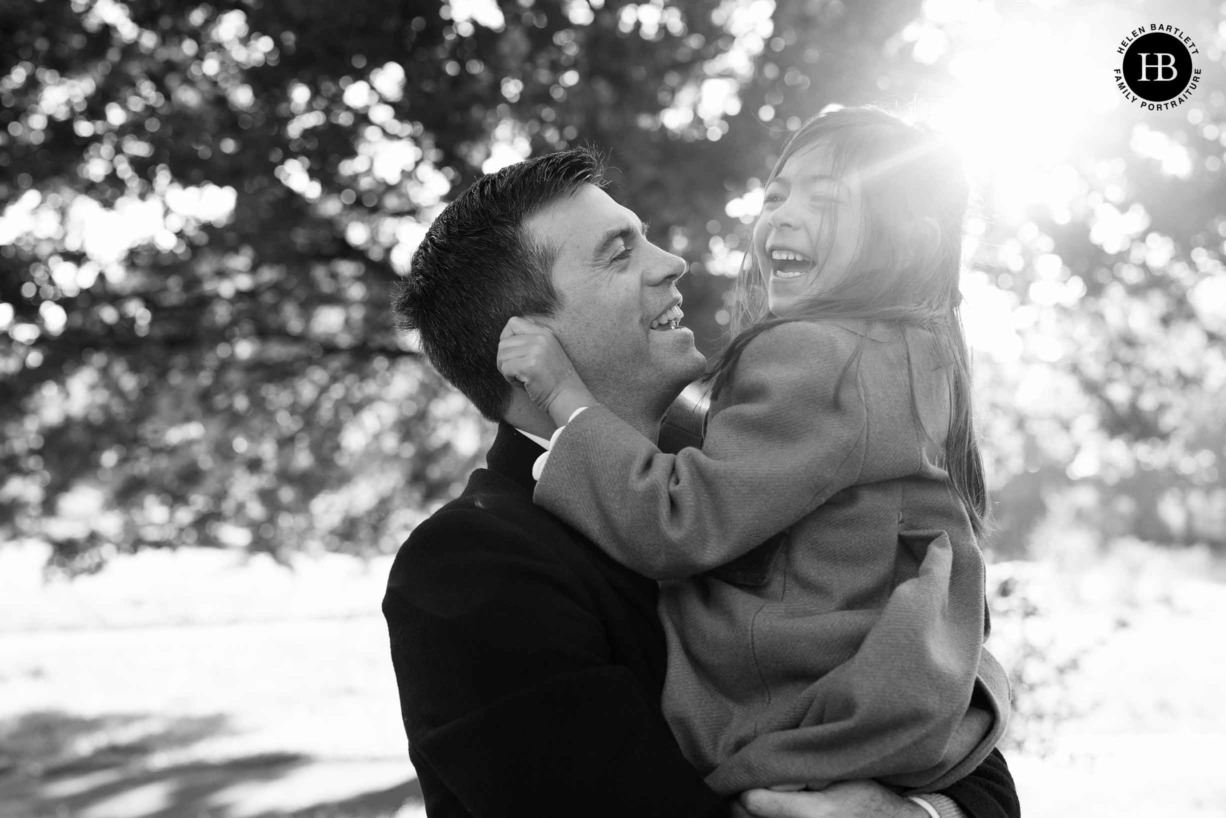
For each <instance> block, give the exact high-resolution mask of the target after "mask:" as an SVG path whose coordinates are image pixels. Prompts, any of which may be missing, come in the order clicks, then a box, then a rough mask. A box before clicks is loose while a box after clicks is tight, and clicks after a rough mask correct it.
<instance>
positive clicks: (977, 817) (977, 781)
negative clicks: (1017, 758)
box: [940, 749, 1022, 818]
mask: <svg viewBox="0 0 1226 818" xmlns="http://www.w3.org/2000/svg"><path fill="white" fill-rule="evenodd" d="M940 792H941V795H944V796H946V797H948V798H951V799H953V801H954V802H955V803H957V805H958V806H959V807H961V808H962V811H963V812H965V813H966V814H967V815H968V816H970V818H1021V814H1022V808H1021V804H1020V802H1019V801H1018V797H1017V787H1016V785H1015V784H1014V783H1013V774H1012V773H1010V772H1009V765H1008V764H1006V763H1005V757H1004V756H1003V755H1002V754H1001V752H1000V750H999V749H996V750H993V751H992V752H991V754H990V755H989V756H988V757H987V758H986V759H984V761H983V763H982V764H980V765H979V766H978V767H976V768H975V769H974V770H973V771H972V772H971V773H970V774H969V775H967V776H966V777H965V778H963V779H961V780H960V781H957V782H955V783H953V784H952V785H950V786H949V787H946V788H945V789H943V790H941V791H940Z"/></svg>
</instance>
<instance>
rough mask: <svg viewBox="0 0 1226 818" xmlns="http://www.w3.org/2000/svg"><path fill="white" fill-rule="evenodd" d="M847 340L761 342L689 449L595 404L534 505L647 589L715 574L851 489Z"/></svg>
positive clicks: (816, 328)
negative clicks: (663, 446)
mask: <svg viewBox="0 0 1226 818" xmlns="http://www.w3.org/2000/svg"><path fill="white" fill-rule="evenodd" d="M857 338H858V336H855V335H853V334H851V333H849V332H847V331H846V330H843V329H840V328H837V327H832V326H828V325H822V324H818V323H812V322H795V323H790V324H784V325H781V326H778V327H774V328H772V329H770V330H767V331H766V332H763V333H762V334H761V335H759V336H758V337H757V338H755V339H754V340H753V341H751V342H750V343H749V344H748V345H747V346H746V348H745V350H744V352H743V354H742V357H741V360H740V362H739V364H738V365H737V368H736V370H735V375H734V377H733V378H732V380H731V382H730V383H729V385H728V386H727V387H726V396H723V395H721V396H720V398H719V400H718V401H717V404H716V405H715V406H713V408H712V415H711V418H710V420H709V422H708V426H707V433H706V439H705V441H704V443H703V446H702V448H701V449H696V448H687V449H682V450H681V451H680V452H678V453H677V454H666V453H664V452H661V451H660V450H659V449H658V448H657V447H656V446H655V444H654V443H652V442H651V441H649V440H648V439H647V438H645V437H643V435H641V434H640V433H638V432H637V431H635V430H634V429H633V428H632V427H631V426H629V425H628V424H626V423H625V422H624V421H622V420H620V419H619V418H617V417H616V416H615V415H613V413H611V412H609V411H608V410H607V409H604V408H603V407H599V406H596V407H592V408H591V409H589V410H587V411H585V412H583V413H582V414H580V415H579V416H578V417H577V418H575V419H574V420H573V421H572V422H571V423H570V424H568V425H567V426H566V427H565V428H564V429H563V430H562V433H561V434H560V435H559V436H558V438H557V440H556V442H555V443H554V446H553V449H552V450H551V451H550V453H549V458H548V461H547V463H546V465H545V469H544V472H543V474H542V475H541V479H540V482H538V483H537V486H536V492H535V494H534V495H533V499H534V500H535V501H536V503H538V504H539V505H541V506H543V507H544V508H546V509H548V510H549V511H551V512H552V513H554V514H556V515H557V516H559V517H561V518H562V519H564V520H566V521H567V522H569V523H570V524H571V525H573V526H575V527H576V528H578V529H579V530H580V531H582V532H583V533H584V534H585V535H587V536H588V538H589V539H591V540H593V541H595V542H596V543H597V544H599V545H600V546H601V547H602V548H603V549H605V550H606V551H607V552H608V553H609V554H610V555H611V556H612V557H613V558H614V559H616V560H618V561H619V562H621V563H622V564H624V565H626V566H628V567H629V568H631V569H633V570H635V571H637V572H639V573H641V574H643V575H645V576H649V577H652V578H654V579H661V580H663V579H679V578H684V577H687V576H692V575H694V574H698V573H701V572H703V571H706V570H709V569H711V568H714V567H716V566H718V565H722V564H724V563H726V562H729V561H731V560H733V559H735V558H736V557H739V556H740V555H742V554H744V553H746V552H748V551H750V550H751V549H753V548H754V547H755V546H757V545H759V544H760V543H762V542H763V541H765V540H767V539H769V538H770V537H771V536H773V535H774V534H776V533H778V532H779V531H782V530H783V529H785V528H787V527H788V526H790V525H792V524H793V523H794V522H796V521H797V520H799V519H800V518H802V517H804V516H805V515H806V514H808V513H809V512H811V511H812V510H813V509H814V508H816V507H817V506H818V505H820V504H821V503H822V502H824V501H825V500H826V499H828V498H829V497H830V496H831V495H832V494H834V493H835V492H836V491H838V490H840V489H842V488H845V487H847V486H849V485H852V484H853V483H854V482H855V481H856V479H857V477H858V476H859V473H860V468H861V466H862V461H863V457H864V443H865V417H866V413H865V407H864V402H863V398H862V395H861V393H860V390H859V388H858V384H857V377H856V370H855V367H851V368H849V366H848V364H849V361H851V359H852V355H853V353H854V351H855V349H856V344H857Z"/></svg>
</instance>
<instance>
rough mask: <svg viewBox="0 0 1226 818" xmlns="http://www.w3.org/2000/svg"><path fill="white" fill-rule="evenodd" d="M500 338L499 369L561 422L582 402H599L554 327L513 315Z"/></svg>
mask: <svg viewBox="0 0 1226 818" xmlns="http://www.w3.org/2000/svg"><path fill="white" fill-rule="evenodd" d="M500 338H501V340H500V341H499V342H498V371H499V372H501V373H502V376H503V377H504V378H506V379H507V380H508V381H510V382H511V383H513V384H518V385H520V386H522V387H523V388H524V390H525V391H526V392H527V393H528V397H529V398H531V399H532V402H533V403H535V404H536V405H537V406H538V407H539V408H540V409H542V410H544V411H545V412H548V413H549V416H550V417H551V418H553V422H554V424H555V425H557V426H562V425H564V424H565V423H566V421H568V420H569V419H570V416H571V414H573V413H574V411H575V410H576V409H578V408H580V407H582V406H591V405H592V404H594V403H596V399H595V398H594V397H592V393H591V392H589V391H588V388H587V385H586V384H584V383H583V379H582V378H580V377H579V373H577V372H575V367H574V365H573V364H571V361H570V358H569V357H567V355H566V351H565V350H563V349H562V345H561V344H560V343H558V339H557V338H556V337H554V334H553V331H552V330H550V329H549V328H548V327H544V326H541V325H540V324H537V323H535V322H533V321H529V320H528V319H526V318H518V317H516V318H512V319H511V320H510V321H507V325H506V326H505V327H504V328H503V330H502V335H501V336H500Z"/></svg>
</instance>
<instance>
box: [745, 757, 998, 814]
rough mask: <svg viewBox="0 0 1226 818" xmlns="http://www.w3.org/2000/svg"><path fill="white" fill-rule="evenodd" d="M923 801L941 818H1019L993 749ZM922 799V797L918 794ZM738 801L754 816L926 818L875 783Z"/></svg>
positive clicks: (757, 794) (758, 793)
mask: <svg viewBox="0 0 1226 818" xmlns="http://www.w3.org/2000/svg"><path fill="white" fill-rule="evenodd" d="M935 795H936V797H929V798H928V799H927V800H928V801H929V803H930V804H932V805H934V806H935V809H936V811H937V813H938V814H939V815H940V816H941V818H1021V814H1022V812H1021V805H1020V804H1019V802H1018V798H1017V789H1016V788H1015V786H1014V784H1013V776H1012V775H1011V774H1010V772H1009V765H1008V764H1006V763H1005V757H1004V756H1003V755H1001V753H1000V750H993V751H992V753H991V755H989V756H988V757H987V759H985V760H984V762H983V763H982V764H980V765H979V766H978V767H976V768H975V769H974V770H973V771H972V772H971V774H970V775H968V776H966V777H965V778H963V779H961V780H960V781H957V782H955V783H954V784H952V785H950V786H949V787H947V788H946V789H944V790H941V791H940V792H939V793H936V794H935ZM920 797H923V796H920ZM742 803H743V805H744V806H745V808H746V809H747V810H748V811H749V813H750V814H751V815H754V816H757V818H928V816H929V815H930V813H929V812H928V811H927V810H925V809H924V808H923V807H921V806H919V805H918V804H916V803H914V802H913V801H911V800H909V799H907V798H903V797H902V796H900V795H897V794H895V793H894V792H892V791H891V790H889V789H887V788H886V787H883V786H882V785H880V784H878V783H877V782H875V781H848V782H843V783H839V784H834V785H832V786H830V787H827V788H826V789H824V790H821V791H820V792H775V791H773V790H751V791H750V792H747V793H745V794H744V795H743V796H742Z"/></svg>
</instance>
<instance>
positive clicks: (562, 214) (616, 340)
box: [525, 185, 705, 422]
mask: <svg viewBox="0 0 1226 818" xmlns="http://www.w3.org/2000/svg"><path fill="white" fill-rule="evenodd" d="M525 227H526V229H527V230H528V231H529V232H530V234H531V235H533V236H534V237H535V238H536V239H537V240H538V241H540V242H542V243H543V244H545V245H546V246H551V247H554V248H557V251H558V252H557V258H556V260H555V262H554V266H553V282H554V286H555V287H557V290H558V293H559V295H560V296H561V297H562V306H561V308H560V309H559V310H558V312H557V313H556V314H555V315H553V316H550V317H549V318H547V319H544V320H543V323H545V324H546V325H548V326H549V327H550V328H551V329H552V330H553V331H554V334H555V335H557V337H558V340H559V341H560V342H561V344H562V347H563V348H564V349H565V350H566V353H567V354H568V355H569V356H570V359H571V361H572V362H574V365H575V370H576V371H577V372H578V373H579V375H580V377H582V378H583V380H584V382H585V383H586V384H587V386H588V389H590V390H591V391H592V394H593V395H595V396H596V398H597V399H598V400H599V401H600V402H601V403H603V404H605V405H606V406H608V407H609V408H610V409H611V410H613V411H614V412H615V413H617V414H619V415H620V416H622V417H623V418H625V419H627V420H630V421H632V422H633V420H635V419H639V418H643V419H646V418H644V415H645V413H648V412H650V413H653V414H655V416H656V417H655V419H656V420H658V418H659V414H661V413H663V411H664V409H665V408H667V406H668V404H669V403H671V402H672V400H673V399H674V398H675V397H676V396H677V394H678V393H679V392H680V391H681V389H682V388H683V387H684V386H685V385H686V384H687V383H689V382H690V381H692V380H694V379H695V378H697V377H699V376H700V375H702V373H703V371H704V367H705V359H704V358H703V356H702V353H700V352H699V351H698V350H697V349H696V348H695V346H694V334H693V333H692V332H690V330H689V329H686V328H684V327H680V326H678V325H677V320H679V318H680V315H681V313H680V310H679V309H678V307H679V305H680V303H681V294H680V293H678V292H677V288H676V287H675V286H674V285H675V282H676V280H677V279H678V278H680V277H681V275H682V274H683V273H684V272H685V262H684V261H683V260H682V259H681V258H679V257H677V256H674V255H673V254H672V253H668V252H666V251H664V250H662V249H660V248H659V247H657V246H655V245H654V244H652V243H651V242H649V241H648V240H647V238H646V236H645V235H644V225H643V223H642V221H641V220H640V219H639V218H638V217H637V216H636V215H635V214H634V213H633V212H631V211H630V210H627V209H626V208H624V207H622V206H621V205H619V204H618V203H617V202H615V201H613V199H612V198H610V197H609V195H608V194H606V193H605V192H604V191H603V190H600V189H599V188H597V187H595V186H593V185H584V186H583V187H581V188H580V189H579V190H578V191H576V192H575V194H574V195H573V196H571V197H569V198H563V199H560V200H558V201H556V202H553V203H552V204H550V205H548V206H546V207H545V208H543V209H542V210H540V211H538V212H537V213H536V214H534V215H533V216H532V217H531V218H529V219H528V221H527V222H526V224H525ZM670 319H673V321H672V322H671V323H670Z"/></svg>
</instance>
